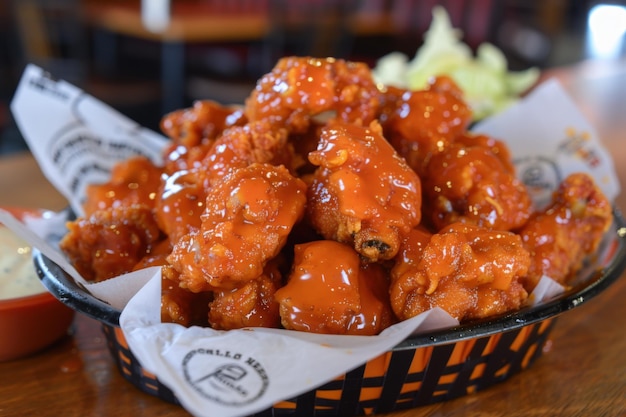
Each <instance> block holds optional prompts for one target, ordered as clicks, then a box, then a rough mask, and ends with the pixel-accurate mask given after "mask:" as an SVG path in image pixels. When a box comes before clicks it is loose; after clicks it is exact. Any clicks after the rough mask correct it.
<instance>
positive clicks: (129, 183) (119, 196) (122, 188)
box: [83, 156, 163, 216]
mask: <svg viewBox="0 0 626 417" xmlns="http://www.w3.org/2000/svg"><path fill="white" fill-rule="evenodd" d="M162 172H163V170H162V168H160V167H157V166H156V165H155V164H154V163H152V162H151V161H150V160H149V159H148V158H146V157H143V156H137V157H133V158H129V159H127V160H123V161H120V162H118V163H117V164H116V165H115V166H114V167H113V169H112V170H111V177H110V178H109V180H108V181H107V182H106V183H103V184H90V185H88V186H87V189H86V190H85V201H84V203H83V209H84V211H85V215H86V216H89V215H91V214H92V213H94V212H96V211H98V210H104V209H108V208H111V207H121V206H130V205H136V204H141V205H144V206H148V207H151V206H154V197H155V192H156V190H157V189H158V187H159V184H160V182H161V173H162Z"/></svg>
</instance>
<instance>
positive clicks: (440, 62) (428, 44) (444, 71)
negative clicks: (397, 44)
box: [373, 6, 539, 120]
mask: <svg viewBox="0 0 626 417" xmlns="http://www.w3.org/2000/svg"><path fill="white" fill-rule="evenodd" d="M462 37H463V33H462V31H460V30H459V29H456V28H454V27H452V24H451V22H450V18H449V16H448V13H447V12H446V10H445V9H444V8H443V7H442V6H435V7H434V8H433V20H432V22H431V25H430V27H429V29H428V31H427V32H426V33H425V34H424V43H423V44H422V46H421V47H420V48H419V49H418V50H417V52H416V54H415V57H414V58H413V59H412V60H410V61H409V58H408V57H407V56H406V55H405V54H403V53H401V52H392V53H390V54H388V55H385V56H384V57H382V58H380V59H379V60H378V62H377V63H376V67H375V68H374V69H373V75H374V79H375V80H376V82H379V83H382V84H384V85H393V86H396V87H400V88H408V89H412V90H418V89H422V88H424V87H426V85H427V83H428V80H429V79H430V78H431V77H433V76H437V75H447V76H449V77H451V78H452V79H453V80H454V81H455V82H456V83H457V84H458V86H459V87H460V88H461V89H462V90H463V92H464V95H465V100H466V101H467V103H468V104H469V105H470V106H471V108H472V111H473V113H474V120H480V119H483V118H485V117H487V116H489V115H492V114H495V113H497V112H499V111H501V110H503V109H505V108H506V107H508V106H509V105H511V104H512V103H514V102H515V101H517V100H518V99H519V97H520V95H521V94H522V93H524V92H525V91H526V90H528V89H529V88H530V87H532V86H533V85H534V84H535V83H536V82H537V79H538V78H539V70H538V69H537V68H530V69H528V70H525V71H520V72H511V71H508V65H507V60H506V57H505V56H504V54H503V53H502V51H500V49H498V48H497V47H496V46H494V45H493V44H491V43H488V42H485V43H483V44H481V45H480V46H479V47H478V49H477V50H476V55H475V56H474V54H473V53H472V50H471V48H470V47H469V46H468V45H467V44H465V43H463V41H462Z"/></svg>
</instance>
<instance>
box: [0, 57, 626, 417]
mask: <svg viewBox="0 0 626 417" xmlns="http://www.w3.org/2000/svg"><path fill="white" fill-rule="evenodd" d="M549 74H550V75H556V76H558V77H559V78H560V79H562V80H563V83H564V85H565V87H566V88H567V89H568V90H569V91H570V92H571V93H572V96H573V97H574V98H575V99H576V100H577V101H578V102H579V103H580V105H581V108H582V109H583V111H584V112H585V113H586V115H587V117H588V118H589V120H590V121H592V123H594V124H595V126H596V127H597V129H598V132H599V134H600V136H601V137H602V139H603V140H604V142H605V144H606V146H607V148H608V149H609V151H610V152H611V153H612V155H613V156H614V158H615V160H616V161H624V160H626V146H624V142H625V141H626V137H622V135H624V134H625V133H624V132H626V117H624V116H626V110H625V109H624V107H619V106H617V105H616V103H619V102H620V100H621V98H622V97H624V96H625V94H626V64H625V63H624V62H620V63H618V65H616V66H613V65H612V66H604V65H598V64H583V65H580V66H576V67H573V68H568V69H559V70H555V71H552V72H550V73H549ZM625 165H626V164H623V163H621V164H618V165H617V171H618V174H619V176H620V178H621V181H622V184H626V167H625ZM3 204H13V205H25V206H31V207H46V208H50V209H59V208H62V207H64V206H65V201H64V199H63V198H62V197H61V196H60V195H59V194H58V193H56V192H55V191H54V190H53V189H52V187H51V186H50V185H49V184H48V183H47V182H46V180H45V179H44V178H43V176H42V175H41V173H40V171H39V170H38V168H37V165H36V163H35V162H34V160H33V159H32V158H31V157H30V156H29V155H28V154H20V155H16V156H11V157H7V158H0V205H3ZM617 206H618V207H619V208H620V209H622V210H625V209H626V195H624V194H622V195H621V196H620V197H619V198H618V200H617ZM625 299H626V276H622V277H621V278H620V279H619V280H618V281H617V282H616V283H615V284H613V285H612V286H611V287H610V288H609V289H608V290H607V291H605V292H604V293H602V294H600V295H599V296H598V297H597V298H595V299H593V300H591V301H589V302H588V303H586V304H585V305H583V306H581V307H578V308H576V309H574V310H572V311H569V312H567V313H565V314H564V315H563V316H562V317H561V318H560V319H559V320H558V321H557V324H556V327H555V329H554V331H553V333H552V334H551V337H550V341H549V343H548V344H547V345H546V347H545V349H544V351H545V353H544V355H543V356H542V357H541V358H540V359H539V360H538V361H537V362H536V363H535V364H534V365H533V366H532V367H531V368H530V369H528V370H526V371H523V372H521V373H519V374H517V375H514V376H513V377H511V378H510V379H509V380H508V381H505V382H503V383H500V384H498V385H495V386H493V387H491V388H489V389H486V390H484V391H480V392H478V393H476V394H471V395H468V396H465V397H462V398H459V399H456V400H453V401H449V402H445V403H440V404H435V405H432V406H427V407H421V408H418V409H413V410H408V411H401V412H395V413H390V414H384V415H382V414H381V416H383V417H384V416H386V417H409V416H432V417H435V416H448V417H452V416H485V417H486V416H520V417H521V416H534V417H539V416H546V417H547V416H556V415H559V416H561V415H563V416H574V415H576V416H622V415H626V355H625V354H624V352H626V336H625V333H624V329H623V320H624V317H626V303H625V302H624V300H625ZM0 415H1V416H7V417H8V416H24V415H36V416H42V417H45V416H55V417H56V416H59V415H63V416H67V417H72V416H81V417H82V416H109V415H111V416H132V417H141V416H150V417H152V416H161V417H174V416H186V415H188V414H187V413H186V412H185V411H184V410H183V409H182V408H180V407H178V406H175V405H171V404H168V403H165V402H163V401H161V400H159V399H157V398H154V397H151V396H149V395H147V394H144V393H143V392H140V391H139V390H137V389H136V388H135V387H133V386H132V385H130V384H129V383H128V382H126V380H124V379H123V378H122V377H121V376H120V374H119V373H118V371H117V369H116V368H115V367H114V365H113V362H112V360H111V358H110V356H109V353H108V350H107V347H106V344H105V340H104V337H103V335H102V333H101V331H100V326H99V324H98V323H97V322H95V321H93V320H92V319H89V318H86V317H85V316H82V315H78V316H77V317H76V320H75V325H74V328H73V332H72V334H71V335H68V336H67V337H66V338H64V339H63V340H61V341H60V342H59V343H57V344H55V345H54V346H51V347H50V348H49V349H47V350H45V351H43V352H41V353H39V354H36V355H34V356H32V357H29V358H25V359H21V360H16V361H12V362H6V363H0Z"/></svg>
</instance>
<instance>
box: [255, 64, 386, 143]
mask: <svg viewBox="0 0 626 417" xmlns="http://www.w3.org/2000/svg"><path fill="white" fill-rule="evenodd" d="M378 95H379V93H378V88H377V87H376V83H375V82H374V80H373V78H372V74H371V72H370V69H369V68H368V66H367V65H366V64H364V63H359V62H350V61H344V60H341V59H334V58H325V59H321V58H311V57H285V58H282V59H280V60H279V61H278V63H277V64H276V65H275V66H274V68H273V69H272V71H271V72H269V73H268V74H266V75H264V76H263V77H261V78H260V79H259V81H258V82H257V85H256V87H255V89H254V90H253V91H252V94H251V95H250V96H249V97H248V99H247V100H246V103H245V115H246V117H247V118H248V119H249V120H250V121H256V120H266V121H269V122H270V123H271V124H272V125H273V126H277V127H284V128H287V130H288V131H289V132H290V133H303V132H306V131H307V129H308V128H309V125H310V122H311V119H312V117H314V116H316V115H319V114H321V113H325V112H334V113H335V116H336V117H337V118H339V119H340V120H344V121H347V122H354V121H357V120H360V121H361V122H363V123H369V122H370V121H372V120H373V119H374V117H375V116H376V113H377V111H378V108H377V107H378Z"/></svg>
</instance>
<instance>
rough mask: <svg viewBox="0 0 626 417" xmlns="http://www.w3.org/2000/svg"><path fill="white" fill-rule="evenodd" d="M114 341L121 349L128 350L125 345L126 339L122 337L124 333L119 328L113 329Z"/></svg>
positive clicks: (126, 344)
mask: <svg viewBox="0 0 626 417" xmlns="http://www.w3.org/2000/svg"><path fill="white" fill-rule="evenodd" d="M115 339H116V340H117V343H119V344H120V346H121V347H123V348H124V349H128V343H126V337H125V336H124V332H123V331H122V329H121V328H119V327H116V328H115Z"/></svg>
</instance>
